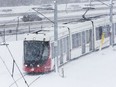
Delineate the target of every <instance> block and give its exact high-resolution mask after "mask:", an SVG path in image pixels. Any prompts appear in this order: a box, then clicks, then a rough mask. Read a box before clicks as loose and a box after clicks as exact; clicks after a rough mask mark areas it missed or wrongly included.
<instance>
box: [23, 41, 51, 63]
mask: <svg viewBox="0 0 116 87" xmlns="http://www.w3.org/2000/svg"><path fill="white" fill-rule="evenodd" d="M48 56H49V43H48V42H45V41H24V60H25V63H26V64H27V63H36V62H37V63H39V64H41V63H42V62H44V61H45V60H47V58H48Z"/></svg>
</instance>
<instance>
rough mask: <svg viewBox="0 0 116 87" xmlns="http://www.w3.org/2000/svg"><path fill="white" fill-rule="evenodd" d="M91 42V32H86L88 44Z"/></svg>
mask: <svg viewBox="0 0 116 87" xmlns="http://www.w3.org/2000/svg"><path fill="white" fill-rule="evenodd" d="M89 42H90V32H89V30H86V43H89Z"/></svg>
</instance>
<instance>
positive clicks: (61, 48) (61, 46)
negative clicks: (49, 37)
mask: <svg viewBox="0 0 116 87" xmlns="http://www.w3.org/2000/svg"><path fill="white" fill-rule="evenodd" d="M60 53H61V54H62V53H63V45H62V39H60ZM61 54H60V55H61Z"/></svg>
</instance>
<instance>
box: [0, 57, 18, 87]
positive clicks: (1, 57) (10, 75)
mask: <svg viewBox="0 0 116 87" xmlns="http://www.w3.org/2000/svg"><path fill="white" fill-rule="evenodd" d="M0 59H1V61H2V62H3V64H4V66H5V67H6V69H7V71H8V73H9V74H10V76H11V77H12V79H13V81H14V83H15V84H16V86H17V87H18V84H17V83H16V81H15V79H14V77H13V75H12V74H11V73H10V70H9V69H8V67H7V65H6V63H5V61H4V60H3V59H2V57H1V56H0Z"/></svg>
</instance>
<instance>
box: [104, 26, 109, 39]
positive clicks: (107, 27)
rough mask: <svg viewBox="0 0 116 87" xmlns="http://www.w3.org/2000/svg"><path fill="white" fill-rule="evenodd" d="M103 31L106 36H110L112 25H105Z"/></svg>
mask: <svg viewBox="0 0 116 87" xmlns="http://www.w3.org/2000/svg"><path fill="white" fill-rule="evenodd" d="M103 32H104V33H105V38H107V37H108V36H109V32H110V26H109V25H106V26H104V27H103Z"/></svg>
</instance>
